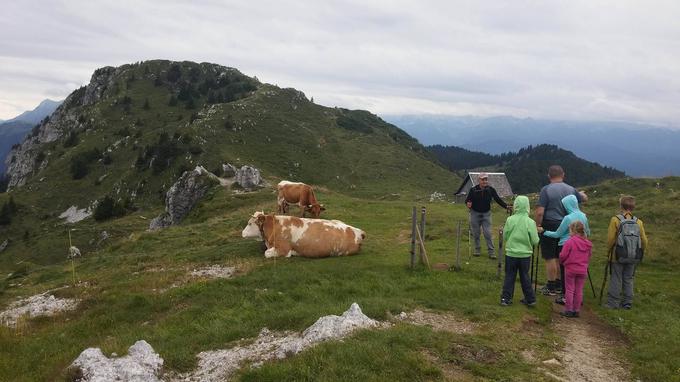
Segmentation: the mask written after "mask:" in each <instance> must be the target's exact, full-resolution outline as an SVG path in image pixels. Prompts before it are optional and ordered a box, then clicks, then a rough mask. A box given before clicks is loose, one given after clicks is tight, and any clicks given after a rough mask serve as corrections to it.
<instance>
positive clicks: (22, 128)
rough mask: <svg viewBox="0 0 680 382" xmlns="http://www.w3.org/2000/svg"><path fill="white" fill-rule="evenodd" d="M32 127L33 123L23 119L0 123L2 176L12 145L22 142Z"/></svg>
mask: <svg viewBox="0 0 680 382" xmlns="http://www.w3.org/2000/svg"><path fill="white" fill-rule="evenodd" d="M32 127H33V125H32V124H30V123H28V122H23V121H12V122H4V123H0V177H2V176H3V175H4V174H5V158H6V157H7V153H9V151H10V150H11V148H12V145H15V144H17V143H19V142H21V141H22V140H23V139H24V137H25V136H26V134H28V132H29V131H31V128H32ZM1 191H2V190H0V192H1Z"/></svg>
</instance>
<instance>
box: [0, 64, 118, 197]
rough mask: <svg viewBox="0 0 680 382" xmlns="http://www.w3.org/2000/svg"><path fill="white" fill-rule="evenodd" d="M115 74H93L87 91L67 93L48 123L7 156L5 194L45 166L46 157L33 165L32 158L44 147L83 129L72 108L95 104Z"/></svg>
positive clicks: (101, 71)
mask: <svg viewBox="0 0 680 382" xmlns="http://www.w3.org/2000/svg"><path fill="white" fill-rule="evenodd" d="M119 70H122V69H120V68H118V69H116V68H113V67H105V68H101V69H98V70H96V71H95V72H94V74H93V75H92V79H91V80H90V83H89V84H88V85H87V87H85V88H80V89H78V90H76V91H74V92H73V93H71V94H70V95H69V96H68V97H67V98H66V99H65V100H64V102H63V103H62V104H61V105H60V106H59V107H58V108H57V110H55V111H54V113H52V115H51V116H50V117H49V118H48V119H46V120H44V121H42V122H41V123H40V124H39V125H37V126H36V127H35V128H34V129H33V131H32V132H31V133H29V135H28V136H27V137H26V139H25V140H24V141H23V142H22V143H21V144H20V145H18V146H17V147H15V148H13V149H12V151H10V152H9V154H8V155H7V159H5V163H6V165H7V175H8V176H9V182H8V184H7V189H8V190H11V189H13V188H16V187H20V186H23V185H24V184H25V183H26V181H27V180H28V178H29V177H30V176H32V175H33V173H34V172H35V171H36V170H38V169H42V168H44V167H45V166H46V165H47V161H49V153H43V154H46V155H47V157H46V158H45V159H44V160H43V161H42V162H40V163H36V158H37V157H38V154H39V153H41V151H42V146H43V145H44V144H45V143H49V142H54V141H56V140H57V139H59V138H61V137H63V136H64V135H66V134H67V133H68V132H69V131H72V130H76V129H81V128H83V127H84V125H83V124H84V122H85V121H81V120H79V118H78V117H79V115H78V114H77V112H76V107H77V106H85V105H91V104H93V103H95V102H97V101H99V100H100V99H101V98H102V97H103V95H104V91H105V90H106V89H107V88H108V87H110V86H111V85H112V83H113V82H112V81H113V78H114V76H116V75H117V74H118V72H117V71H119Z"/></svg>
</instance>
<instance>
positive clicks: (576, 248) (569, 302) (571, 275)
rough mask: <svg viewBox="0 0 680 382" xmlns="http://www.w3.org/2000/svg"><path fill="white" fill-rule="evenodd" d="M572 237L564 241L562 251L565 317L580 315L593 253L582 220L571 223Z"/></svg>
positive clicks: (570, 232) (563, 314) (563, 313)
mask: <svg viewBox="0 0 680 382" xmlns="http://www.w3.org/2000/svg"><path fill="white" fill-rule="evenodd" d="M569 234H570V235H571V237H569V239H568V240H567V241H566V242H565V243H564V246H563V247H562V252H560V263H561V264H562V265H564V273H565V278H564V287H565V289H566V291H565V294H564V299H565V304H564V312H562V313H560V314H561V315H562V316H564V317H578V316H579V311H580V310H581V302H582V301H583V284H584V283H585V281H586V277H587V275H588V261H590V256H591V255H592V248H593V244H592V243H591V242H590V241H589V240H588V239H587V238H586V234H585V227H584V226H583V223H582V222H581V221H580V220H576V221H574V222H573V223H571V224H570V225H569Z"/></svg>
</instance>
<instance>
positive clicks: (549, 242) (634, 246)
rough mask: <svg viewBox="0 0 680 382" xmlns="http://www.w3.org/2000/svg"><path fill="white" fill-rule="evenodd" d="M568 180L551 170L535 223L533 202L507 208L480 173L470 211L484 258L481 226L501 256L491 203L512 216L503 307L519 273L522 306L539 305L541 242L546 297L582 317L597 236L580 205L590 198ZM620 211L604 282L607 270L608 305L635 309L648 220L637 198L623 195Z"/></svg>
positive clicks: (522, 200)
mask: <svg viewBox="0 0 680 382" xmlns="http://www.w3.org/2000/svg"><path fill="white" fill-rule="evenodd" d="M564 176H565V174H564V170H563V169H562V167H560V166H557V165H554V166H550V168H549V169H548V178H549V180H550V183H549V184H548V185H546V186H544V187H543V188H542V189H541V192H540V194H539V197H538V205H537V206H536V211H535V213H534V218H533V219H532V218H531V217H530V216H529V213H530V206H529V205H530V203H529V198H527V197H526V196H523V195H520V196H517V197H516V198H515V201H514V203H513V206H508V205H506V204H505V202H503V200H502V199H501V198H500V197H498V194H497V193H496V190H495V189H494V188H493V187H492V186H490V185H489V184H488V174H486V173H480V174H479V184H478V185H477V186H475V187H474V188H472V189H471V190H470V193H469V194H468V196H467V199H466V205H467V207H468V208H469V209H470V225H471V232H472V234H473V236H474V240H475V252H474V253H475V255H476V256H479V254H480V226H481V228H482V229H481V231H482V232H483V234H484V238H485V240H486V243H487V249H488V253H489V257H491V258H495V252H494V247H493V239H492V234H491V212H490V211H491V199H494V200H495V201H496V202H497V203H498V204H499V205H500V206H501V207H503V208H505V209H506V210H507V211H508V212H512V216H510V217H508V219H507V220H506V222H505V225H504V228H503V233H502V234H503V242H504V247H505V279H504V282H503V289H502V292H501V302H500V303H501V305H502V306H509V305H511V304H512V299H513V295H514V289H515V280H516V278H517V275H518V274H519V279H520V285H521V287H522V292H523V294H524V298H523V299H522V300H521V303H522V304H525V305H527V306H534V305H536V294H535V291H534V289H533V288H532V286H531V284H532V279H531V277H532V276H533V275H530V274H529V270H530V268H531V267H532V260H533V255H534V253H535V249H536V248H537V246H539V244H540V253H541V257H542V258H543V259H544V264H545V273H546V278H547V281H546V283H545V285H544V286H543V287H542V288H541V289H540V292H541V293H542V294H543V295H546V296H556V299H555V303H557V304H561V305H564V311H562V312H561V313H560V314H561V315H563V316H565V317H579V312H580V310H581V305H582V302H583V287H584V284H585V281H586V278H587V277H589V276H590V274H589V272H588V264H589V262H590V257H591V256H592V247H593V245H592V243H591V242H590V240H588V237H589V236H590V234H591V233H590V226H589V224H588V218H587V216H586V214H584V213H583V212H582V211H581V210H580V209H579V203H584V202H586V201H587V200H588V197H587V196H586V194H585V193H583V192H579V191H577V190H576V189H575V188H574V187H572V186H570V185H568V184H567V183H565V182H564ZM619 207H620V209H621V211H620V213H619V214H617V215H615V216H613V217H612V218H611V221H610V224H609V229H608V235H607V249H608V257H609V259H608V263H607V267H606V269H605V280H604V281H606V277H607V275H608V274H607V271H609V275H610V276H611V280H610V283H609V289H608V292H607V302H606V304H605V307H608V308H612V309H618V308H624V309H630V308H631V307H632V303H633V278H634V275H635V268H636V266H637V264H638V263H639V262H640V260H641V259H642V256H643V254H644V250H645V248H646V247H647V236H646V234H645V230H644V226H643V223H642V220H640V219H638V218H637V217H636V216H634V215H633V210H634V209H635V198H634V197H632V196H622V197H621V198H620V200H619ZM536 273H538V272H536ZM591 285H592V280H591ZM603 287H604V284H603ZM593 291H594V289H593ZM601 293H602V292H601Z"/></svg>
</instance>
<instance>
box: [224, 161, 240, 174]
mask: <svg viewBox="0 0 680 382" xmlns="http://www.w3.org/2000/svg"><path fill="white" fill-rule="evenodd" d="M237 171H238V169H237V168H236V166H234V165H233V164H231V163H225V164H222V176H223V177H225V178H233V177H235V176H236V172H237Z"/></svg>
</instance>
